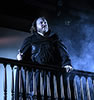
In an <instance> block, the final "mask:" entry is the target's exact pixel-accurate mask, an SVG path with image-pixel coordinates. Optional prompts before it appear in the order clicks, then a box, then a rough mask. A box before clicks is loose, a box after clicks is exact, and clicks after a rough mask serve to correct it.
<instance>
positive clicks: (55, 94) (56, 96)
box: [53, 75, 58, 100]
mask: <svg viewBox="0 0 94 100" xmlns="http://www.w3.org/2000/svg"><path fill="white" fill-rule="evenodd" d="M53 81H54V99H55V100H58V91H57V81H56V76H55V75H53Z"/></svg>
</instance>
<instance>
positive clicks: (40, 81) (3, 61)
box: [0, 58, 94, 100]
mask: <svg viewBox="0 0 94 100" xmlns="http://www.w3.org/2000/svg"><path fill="white" fill-rule="evenodd" d="M8 65H9V66H10V68H11V72H10V73H11V79H10V80H8V75H7V66H8ZM1 67H3V69H4V73H3V77H4V79H3V80H0V81H1V82H2V81H3V82H4V84H3V86H4V89H3V90H2V91H3V95H1V94H2V93H1V94H0V96H3V97H2V98H3V99H2V100H94V73H92V72H86V71H80V70H73V71H72V72H70V73H66V72H65V69H63V68H62V69H61V68H59V67H57V66H48V65H37V64H32V63H27V62H22V61H17V60H13V59H7V58H0V69H1ZM15 70H16V74H14V71H15ZM37 73H38V76H37V77H36V75H37ZM30 75H31V78H32V81H31V79H30ZM1 77H2V75H1ZM8 82H10V83H11V84H9V85H10V88H11V92H10V93H11V96H10V98H8ZM31 82H32V84H31ZM31 85H32V88H31ZM31 98H32V99H31Z"/></svg>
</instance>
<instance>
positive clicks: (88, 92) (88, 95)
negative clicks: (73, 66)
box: [86, 79, 91, 100]
mask: <svg viewBox="0 0 94 100" xmlns="http://www.w3.org/2000/svg"><path fill="white" fill-rule="evenodd" d="M86 87H87V97H88V100H91V97H90V89H89V84H88V79H86Z"/></svg>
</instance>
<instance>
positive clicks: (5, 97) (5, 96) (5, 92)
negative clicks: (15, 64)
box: [4, 64, 7, 100]
mask: <svg viewBox="0 0 94 100" xmlns="http://www.w3.org/2000/svg"><path fill="white" fill-rule="evenodd" d="M4 70H5V73H4V74H5V76H4V100H7V70H6V64H4Z"/></svg>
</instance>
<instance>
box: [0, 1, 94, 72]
mask: <svg viewBox="0 0 94 100" xmlns="http://www.w3.org/2000/svg"><path fill="white" fill-rule="evenodd" d="M40 16H45V17H46V18H47V20H48V23H49V26H50V27H51V28H52V29H53V31H54V32H56V33H57V34H58V35H59V37H60V38H61V39H62V40H63V42H64V44H65V45H66V47H67V48H68V52H69V55H70V58H71V60H72V65H73V67H74V68H75V69H79V70H87V71H93V72H94V61H93V60H94V50H93V49H94V1H93V0H12V1H11V0H2V1H0V57H6V58H12V59H16V55H17V53H18V49H19V48H20V46H21V44H22V42H23V40H24V38H25V37H27V36H29V35H30V34H29V29H30V26H31V24H32V21H33V20H34V19H35V18H37V17H40Z"/></svg>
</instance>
